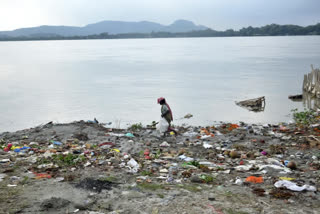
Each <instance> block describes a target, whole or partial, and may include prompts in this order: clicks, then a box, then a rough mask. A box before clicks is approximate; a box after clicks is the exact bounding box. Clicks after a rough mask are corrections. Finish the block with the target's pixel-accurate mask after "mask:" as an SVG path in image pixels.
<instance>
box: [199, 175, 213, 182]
mask: <svg viewBox="0 0 320 214" xmlns="http://www.w3.org/2000/svg"><path fill="white" fill-rule="evenodd" d="M200 178H201V179H202V180H203V181H204V182H205V183H213V182H214V181H215V179H216V178H214V177H212V176H211V175H205V174H204V175H201V176H200Z"/></svg>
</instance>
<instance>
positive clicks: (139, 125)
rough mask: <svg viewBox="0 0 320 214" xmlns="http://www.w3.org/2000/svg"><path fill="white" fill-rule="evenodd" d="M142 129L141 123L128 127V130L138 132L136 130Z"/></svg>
mask: <svg viewBox="0 0 320 214" xmlns="http://www.w3.org/2000/svg"><path fill="white" fill-rule="evenodd" d="M142 128H143V126H142V123H135V124H132V125H131V126H130V127H129V130H131V131H138V130H141V129H142Z"/></svg>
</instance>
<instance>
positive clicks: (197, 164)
mask: <svg viewBox="0 0 320 214" xmlns="http://www.w3.org/2000/svg"><path fill="white" fill-rule="evenodd" d="M187 164H188V165H192V166H195V167H199V166H200V163H199V161H196V160H194V161H190V162H188V163H187Z"/></svg>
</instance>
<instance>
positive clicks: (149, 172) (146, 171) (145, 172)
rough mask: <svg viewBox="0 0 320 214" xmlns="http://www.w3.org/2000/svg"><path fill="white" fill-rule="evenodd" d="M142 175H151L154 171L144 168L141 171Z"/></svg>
mask: <svg viewBox="0 0 320 214" xmlns="http://www.w3.org/2000/svg"><path fill="white" fill-rule="evenodd" d="M141 175H142V176H150V175H152V172H151V171H148V170H144V171H142V172H141Z"/></svg>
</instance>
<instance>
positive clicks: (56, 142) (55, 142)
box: [53, 141, 62, 146]
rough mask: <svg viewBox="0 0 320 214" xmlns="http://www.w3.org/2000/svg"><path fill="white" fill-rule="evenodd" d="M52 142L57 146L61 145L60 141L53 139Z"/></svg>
mask: <svg viewBox="0 0 320 214" xmlns="http://www.w3.org/2000/svg"><path fill="white" fill-rule="evenodd" d="M53 144H54V145H57V146H61V145H62V143H61V142H59V141H53Z"/></svg>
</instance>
